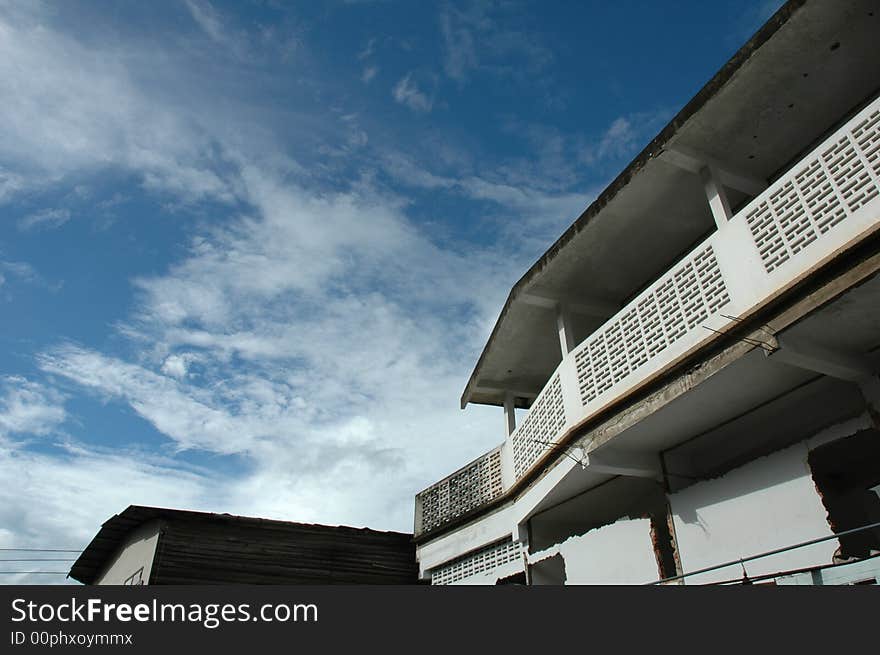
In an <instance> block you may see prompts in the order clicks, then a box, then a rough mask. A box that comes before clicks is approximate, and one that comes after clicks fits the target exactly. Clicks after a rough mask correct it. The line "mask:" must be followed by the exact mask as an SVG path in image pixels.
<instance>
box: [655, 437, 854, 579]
mask: <svg viewBox="0 0 880 655" xmlns="http://www.w3.org/2000/svg"><path fill="white" fill-rule="evenodd" d="M807 455H808V443H807V442H806V441H804V442H801V443H799V444H796V445H794V446H791V447H789V448H786V449H785V450H781V451H779V452H777V453H774V454H772V455H769V456H768V457H762V458H759V459H757V460H754V461H752V462H750V463H749V464H746V465H745V466H742V467H741V468H738V469H735V470H733V471H730V472H729V473H727V474H726V475H724V476H722V477H720V478H716V479H714V480H706V481H704V482H699V483H697V484H695V485H693V486H691V487H688V488H687V489H683V490H682V491H679V492H677V493H674V494H671V495H670V496H669V502H670V505H671V507H672V513H673V520H674V523H675V536H676V541H677V544H678V552H679V557H680V558H681V564H682V567H683V569H684V572H685V573H687V572H690V571H694V570H698V569H702V568H705V567H708V566H713V565H716V564H721V563H724V562H727V561H731V560H735V559H739V558H741V557H748V556H750V555H757V554H759V553H762V552H766V551H769V550H773V549H776V548H781V547H783V546H789V545H793V544H796V543H799V542H802V541H808V540H810V539H815V538H817V537H824V536H827V535H830V534H831V529H830V527H829V526H828V521H827V518H826V517H827V512H826V510H825V507H824V506H823V505H822V500H821V498H820V497H819V494H818V492H817V491H816V487H815V485H814V484H813V479H812V476H811V474H810V470H809V467H808V465H807ZM837 547H838V543H837V541H836V540H834V539H832V540H829V541H825V542H822V543H819V544H815V545H812V546H807V547H804V548H799V549H797V550H793V551H789V552H786V553H781V554H779V555H773V556H770V557H765V558H762V559H759V560H756V561H753V562H747V563H746V571H747V572H748V573H749V575H750V576H754V575H760V574H764V573H775V572H778V571H782V570H790V569H797V568H803V567H809V566H814V565H818V564H830V563H831V558H832V555H833V554H834V551H835V550H836V549H837ZM740 577H742V569H741V567H740V566H739V565H737V566H731V567H727V568H725V569H721V570H719V571H714V572H711V573H706V574H702V575H699V576H694V577H689V578H687V580H686V584H688V583H690V584H693V583H704V582H711V581H720V580H729V579H733V578H740Z"/></svg>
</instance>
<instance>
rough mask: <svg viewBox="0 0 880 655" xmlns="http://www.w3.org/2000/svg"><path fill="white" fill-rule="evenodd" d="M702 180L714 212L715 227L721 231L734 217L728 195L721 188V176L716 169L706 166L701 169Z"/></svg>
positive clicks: (710, 207) (710, 206)
mask: <svg viewBox="0 0 880 655" xmlns="http://www.w3.org/2000/svg"><path fill="white" fill-rule="evenodd" d="M700 179H701V180H703V189H705V191H706V198H707V199H708V201H709V209H711V210H712V217H713V218H714V219H715V225H717V226H718V229H719V230H720V229H721V228H722V227H723V226H724V225H726V224H727V222H728V221H729V220H730V219H731V218H732V217H733V212H732V211H730V202H728V200H727V193H726V192H725V191H724V187H723V186H721V176H720V175H719V173H718V170H717V169H716V168H715V167H713V166H704V167H703V168H701V169H700Z"/></svg>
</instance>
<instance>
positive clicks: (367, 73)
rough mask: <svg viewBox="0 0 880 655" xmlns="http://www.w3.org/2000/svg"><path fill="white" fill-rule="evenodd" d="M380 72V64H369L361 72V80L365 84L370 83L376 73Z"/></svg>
mask: <svg viewBox="0 0 880 655" xmlns="http://www.w3.org/2000/svg"><path fill="white" fill-rule="evenodd" d="M378 72H379V68H378V66H367V67H366V68H364V72H363V73H361V82H363V83H364V84H369V83H370V82H371V81H372V79H373V78H374V77H376V73H378Z"/></svg>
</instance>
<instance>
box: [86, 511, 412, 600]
mask: <svg viewBox="0 0 880 655" xmlns="http://www.w3.org/2000/svg"><path fill="white" fill-rule="evenodd" d="M68 577H71V578H73V579H74V580H78V581H79V582H82V583H84V584H95V585H145V584H151V585H169V584H177V585H181V584H185V585H190V584H417V582H418V580H417V569H416V564H415V547H414V546H413V542H412V535H411V534H404V533H399V532H380V531H378V530H369V529H366V528H349V527H344V526H328V525H310V524H304V523H291V522H289V521H271V520H268V519H259V518H251V517H245V516H232V515H230V514H211V513H207V512H190V511H185V510H179V509H165V508H160V507H141V506H137V505H132V506H130V507H128V508H127V509H126V510H125V511H123V512H121V513H120V514H116V515H115V516H112V517H111V518H110V519H108V520H107V521H106V522H105V523H104V524H103V525H102V526H101V529H100V531H99V532H98V534H97V535H95V537H94V539H92V541H91V543H90V544H89V545H88V546H87V547H86V549H85V550H84V551H83V552H82V554H81V555H80V556H79V558H78V559H77V561H76V562H75V563H74V565H73V566H72V567H71V569H70V573H69V576H68Z"/></svg>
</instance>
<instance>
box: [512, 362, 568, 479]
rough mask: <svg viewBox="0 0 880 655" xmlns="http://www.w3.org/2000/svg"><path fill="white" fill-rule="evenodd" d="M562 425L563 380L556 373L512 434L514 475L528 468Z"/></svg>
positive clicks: (563, 423) (563, 414) (520, 473)
mask: <svg viewBox="0 0 880 655" xmlns="http://www.w3.org/2000/svg"><path fill="white" fill-rule="evenodd" d="M564 427H565V407H564V406H563V404H562V383H561V382H560V381H559V374H558V373H557V374H556V375H555V376H553V379H552V380H551V381H550V384H548V385H547V386H546V387H545V388H544V391H542V392H541V395H540V396H538V398H537V399H536V400H535V402H534V403H533V404H532V408H531V409H530V410H529V413H528V415H527V416H526V418H525V420H524V421H523V423H522V425H521V426H520V427H519V429H518V430H517V431H516V432H514V434H513V437H512V443H513V470H514V472H515V473H516V478H517V479H519V478H521V477H522V475H523V474H524V473H525V472H526V471H528V470H529V468H530V467H531V466H532V464H534V463H535V460H537V459H538V457H539V456H540V455H541V453H543V452H544V451H545V450H546V449H547V448H548V446H549V445H550V444H552V443H553V442H554V441H555V440H556V437H557V436H558V435H559V433H560V432H561V431H562V428H564Z"/></svg>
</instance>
